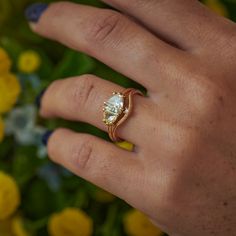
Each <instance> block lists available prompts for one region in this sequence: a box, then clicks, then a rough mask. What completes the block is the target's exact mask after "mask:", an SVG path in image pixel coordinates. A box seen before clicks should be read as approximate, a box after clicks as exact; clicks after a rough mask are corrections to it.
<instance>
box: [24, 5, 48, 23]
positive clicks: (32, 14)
mask: <svg viewBox="0 0 236 236" xmlns="http://www.w3.org/2000/svg"><path fill="white" fill-rule="evenodd" d="M47 7H48V4H46V3H34V4H32V5H30V6H29V7H27V8H26V10H25V17H26V19H27V20H28V21H29V22H33V23H37V22H38V21H39V19H40V17H41V15H42V14H43V12H44V11H45V10H46V9H47Z"/></svg>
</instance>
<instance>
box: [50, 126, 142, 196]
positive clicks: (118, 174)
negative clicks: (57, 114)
mask: <svg viewBox="0 0 236 236" xmlns="http://www.w3.org/2000/svg"><path fill="white" fill-rule="evenodd" d="M48 153H49V156H50V157H51V158H52V160H54V161H55V162H56V163H58V164H60V165H63V166H64V167H66V168H67V169H69V170H71V171H72V172H73V173H75V174H76V175H79V176H80V177H82V178H84V179H86V180H88V181H90V182H92V183H94V184H95V185H98V186H99V187H101V188H103V189H105V190H107V191H109V192H111V193H113V194H115V195H117V196H119V197H120V198H123V199H126V200H129V199H130V198H131V197H132V196H133V194H131V193H132V191H134V190H135V189H134V188H135V186H136V185H137V182H138V181H139V178H140V179H141V176H142V172H141V168H140V163H139V160H138V159H137V157H136V154H134V153H131V152H128V151H125V150H123V149H120V148H118V147H117V146H115V145H114V144H111V143H109V142H106V141H103V140H101V139H99V138H96V137H95V136H91V135H88V134H77V133H74V132H72V131H69V130H66V129H59V130H56V131H55V132H54V133H53V134H52V136H51V137H50V139H49V142H48ZM132 183H136V184H132Z"/></svg>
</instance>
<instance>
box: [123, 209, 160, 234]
mask: <svg viewBox="0 0 236 236" xmlns="http://www.w3.org/2000/svg"><path fill="white" fill-rule="evenodd" d="M124 229H125V231H126V233H127V235H130V236H146V235H148V236H160V235H162V232H161V230H160V229H158V228H157V227H155V226H154V225H153V224H152V223H151V222H150V221H149V219H148V218H147V216H145V215H144V214H143V213H141V212H140V211H137V210H135V209H133V210H130V211H129V212H128V213H127V214H126V216H125V218H124Z"/></svg>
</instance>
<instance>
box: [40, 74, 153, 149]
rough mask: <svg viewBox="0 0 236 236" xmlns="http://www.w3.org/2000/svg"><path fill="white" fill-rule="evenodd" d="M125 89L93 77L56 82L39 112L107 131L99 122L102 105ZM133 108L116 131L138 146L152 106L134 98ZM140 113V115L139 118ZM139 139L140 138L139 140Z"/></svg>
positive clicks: (44, 98) (80, 77) (42, 102)
mask: <svg viewBox="0 0 236 236" xmlns="http://www.w3.org/2000/svg"><path fill="white" fill-rule="evenodd" d="M123 90H124V88H122V87H120V86H119V85H116V84H114V83H112V82H109V81H105V80H103V79H99V78H98V77H96V76H93V75H83V76H79V77H74V78H69V79H64V80H57V81H55V82H53V83H52V84H51V85H50V86H49V88H48V89H47V90H46V92H45V94H44V96H43V97H42V101H41V109H40V113H41V115H42V116H43V117H45V118H51V117H62V118H64V119H68V120H80V121H84V122H87V123H90V124H92V125H95V126H96V127H98V128H100V129H102V130H107V127H106V125H105V124H104V123H103V122H102V117H103V111H102V108H103V103H104V101H106V100H107V99H108V98H109V97H110V96H111V95H112V92H122V91H123ZM134 99H135V103H136V105H135V106H134V108H133V111H132V115H131V117H130V118H129V119H128V120H127V121H126V122H125V123H124V124H122V125H121V126H120V127H119V129H118V131H117V132H118V136H119V137H121V138H123V139H125V140H128V141H130V142H132V143H134V144H137V145H139V144H140V143H141V142H142V143H143V134H144V133H145V132H144V130H143V128H142V127H143V123H144V121H145V123H146V121H148V119H149V118H148V117H149V116H148V115H147V112H148V110H149V109H150V107H151V104H152V103H151V101H149V100H148V98H144V97H141V96H134ZM140 114H142V116H140ZM140 137H142V138H140Z"/></svg>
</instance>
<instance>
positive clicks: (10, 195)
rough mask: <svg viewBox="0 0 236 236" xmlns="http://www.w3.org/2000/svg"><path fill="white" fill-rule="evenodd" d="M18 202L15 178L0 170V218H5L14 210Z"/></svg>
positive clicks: (18, 193) (18, 194) (18, 196)
mask: <svg viewBox="0 0 236 236" xmlns="http://www.w3.org/2000/svg"><path fill="white" fill-rule="evenodd" d="M19 204H20V192H19V189H18V186H17V184H16V182H15V180H14V179H13V178H12V177H11V176H9V175H7V174H5V173H3V172H0V220H5V219H7V218H8V217H9V216H11V215H12V213H14V212H15V210H16V209H17V207H18V206H19Z"/></svg>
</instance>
